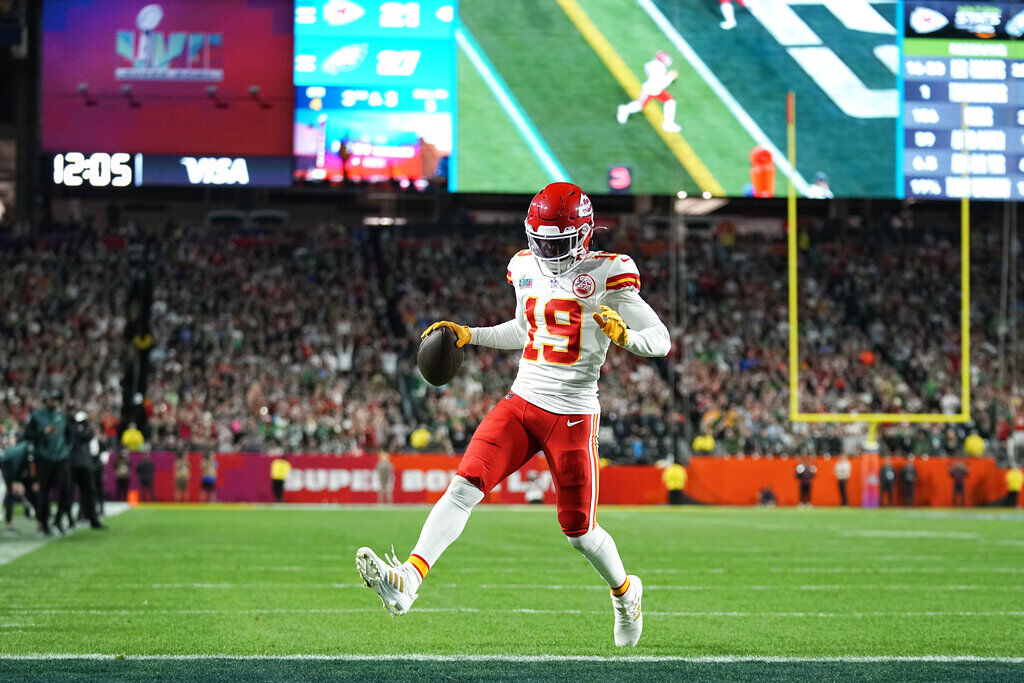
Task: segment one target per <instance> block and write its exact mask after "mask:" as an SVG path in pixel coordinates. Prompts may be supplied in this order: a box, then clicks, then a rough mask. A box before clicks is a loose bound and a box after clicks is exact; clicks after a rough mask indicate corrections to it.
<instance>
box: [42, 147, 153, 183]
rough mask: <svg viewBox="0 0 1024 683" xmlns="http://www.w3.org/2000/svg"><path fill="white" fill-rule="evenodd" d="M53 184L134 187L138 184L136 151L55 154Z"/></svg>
mask: <svg viewBox="0 0 1024 683" xmlns="http://www.w3.org/2000/svg"><path fill="white" fill-rule="evenodd" d="M53 184H54V185H62V186H64V187H81V186H82V185H89V186H91V187H131V186H132V185H133V184H134V169H133V168H132V155H130V154H127V153H126V152H116V153H114V154H107V153H106V152H95V153H93V154H89V155H85V154H83V153H81V152H67V153H64V154H56V155H54V157H53Z"/></svg>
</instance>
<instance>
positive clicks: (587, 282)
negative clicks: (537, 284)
mask: <svg viewBox="0 0 1024 683" xmlns="http://www.w3.org/2000/svg"><path fill="white" fill-rule="evenodd" d="M587 203H588V204H589V203H590V202H587ZM595 289H597V283H596V282H594V278H592V277H590V276H589V275H586V274H583V275H577V276H576V279H575V280H573V281H572V293H573V294H575V295H576V296H578V297H579V298H581V299H586V298H587V297H588V296H590V295H591V294H593V293H594V290H595Z"/></svg>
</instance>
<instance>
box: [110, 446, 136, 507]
mask: <svg viewBox="0 0 1024 683" xmlns="http://www.w3.org/2000/svg"><path fill="white" fill-rule="evenodd" d="M131 479H132V466H131V463H130V462H129V460H128V454H127V453H125V452H124V451H121V452H119V453H118V454H117V458H116V459H115V460H114V490H115V493H114V498H115V499H117V500H128V485H129V483H130V482H131Z"/></svg>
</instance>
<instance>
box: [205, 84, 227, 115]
mask: <svg viewBox="0 0 1024 683" xmlns="http://www.w3.org/2000/svg"><path fill="white" fill-rule="evenodd" d="M206 96H207V97H209V98H210V99H211V100H213V104H214V106H216V107H217V108H218V109H224V108H225V107H227V106H228V103H227V102H225V101H224V100H222V99H221V98H220V96H218V94H217V86H215V85H208V86H206Z"/></svg>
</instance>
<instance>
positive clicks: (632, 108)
mask: <svg viewBox="0 0 1024 683" xmlns="http://www.w3.org/2000/svg"><path fill="white" fill-rule="evenodd" d="M624 106H625V107H626V111H627V112H628V113H630V114H635V113H637V112H638V111H641V110H643V105H641V104H640V100H633V101H632V102H629V103H627V104H626V105H624Z"/></svg>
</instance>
